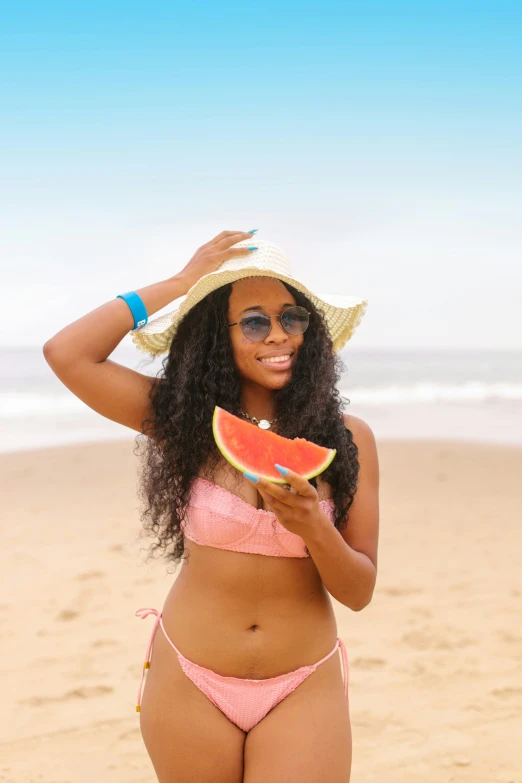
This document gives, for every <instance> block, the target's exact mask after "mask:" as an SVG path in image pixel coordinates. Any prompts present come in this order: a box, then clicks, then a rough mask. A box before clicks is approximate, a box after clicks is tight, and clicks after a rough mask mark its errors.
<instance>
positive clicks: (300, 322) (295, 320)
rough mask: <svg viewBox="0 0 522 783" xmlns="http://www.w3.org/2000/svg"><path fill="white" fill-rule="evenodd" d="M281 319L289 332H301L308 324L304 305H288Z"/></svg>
mask: <svg viewBox="0 0 522 783" xmlns="http://www.w3.org/2000/svg"><path fill="white" fill-rule="evenodd" d="M281 321H282V323H283V328H284V329H285V330H286V331H287V332H288V333H289V334H303V332H305V331H306V328H307V326H308V313H307V311H306V309H305V308H304V307H289V308H288V310H285V311H284V313H283V315H282V317H281Z"/></svg>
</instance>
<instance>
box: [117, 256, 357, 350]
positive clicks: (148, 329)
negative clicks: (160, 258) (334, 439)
mask: <svg viewBox="0 0 522 783" xmlns="http://www.w3.org/2000/svg"><path fill="white" fill-rule="evenodd" d="M253 276H255V277H274V278H276V279H278V280H281V281H282V282H283V283H288V284H289V285H291V286H293V287H294V288H297V290H298V291H300V292H301V293H303V294H305V296H307V297H308V298H309V299H310V301H311V302H312V303H313V304H314V306H315V307H316V308H317V310H319V311H320V312H321V313H322V315H323V317H324V319H325V321H326V323H327V325H328V329H329V331H330V336H331V339H332V342H333V349H334V351H336V352H337V351H340V350H341V349H342V348H343V347H344V346H345V345H346V343H347V342H348V340H350V339H351V338H352V337H353V335H354V333H355V330H356V329H357V327H358V326H359V324H360V322H361V319H362V317H363V315H364V314H365V312H366V308H367V306H368V300H366V299H363V298H360V297H355V296H342V295H340V294H331V293H322V294H319V293H314V292H313V291H311V290H310V289H309V288H308V287H307V286H306V285H304V283H301V282H300V281H299V280H296V279H295V278H293V277H289V276H287V275H284V274H274V272H273V271H271V270H262V269H259V268H258V267H250V268H244V269H241V270H235V271H228V270H227V271H222V272H220V271H219V270H218V271H216V272H212V273H210V274H208V275H204V276H203V277H202V278H200V279H199V280H198V281H197V282H196V283H195V284H194V285H193V286H192V288H190V290H189V291H188V292H187V294H186V296H185V297H184V299H183V301H182V302H181V304H179V306H178V307H177V308H176V309H174V310H171V311H170V312H169V313H166V314H165V315H161V316H159V317H158V318H154V319H153V320H152V321H148V323H146V324H145V326H142V327H140V328H139V329H134V330H133V331H132V332H131V333H130V334H131V339H132V341H133V343H134V344H135V346H136V347H137V348H138V349H139V350H140V351H143V352H144V353H147V354H149V355H150V356H159V355H161V354H164V353H168V351H169V349H170V344H171V342H172V340H173V338H174V335H175V334H176V331H177V329H178V325H179V323H180V321H181V320H182V319H183V317H184V316H185V315H186V314H187V313H188V312H189V310H191V309H192V307H194V306H195V305H196V304H198V302H200V301H201V300H202V299H204V298H205V296H208V294H210V293H211V292H212V291H215V290H216V288H220V287H221V286H223V285H227V283H233V282H235V281H236V280H240V279H242V278H244V277H253Z"/></svg>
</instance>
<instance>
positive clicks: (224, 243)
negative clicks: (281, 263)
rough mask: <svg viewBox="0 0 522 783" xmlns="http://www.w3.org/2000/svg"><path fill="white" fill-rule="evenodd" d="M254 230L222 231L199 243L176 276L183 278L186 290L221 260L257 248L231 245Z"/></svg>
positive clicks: (217, 266) (216, 267) (247, 253)
mask: <svg viewBox="0 0 522 783" xmlns="http://www.w3.org/2000/svg"><path fill="white" fill-rule="evenodd" d="M255 231H257V228H255V229H253V230H252V231H222V232H221V234H218V235H217V236H216V237H214V239H211V240H210V242H207V243H206V244H205V245H201V247H200V248H198V250H196V252H195V253H194V255H193V256H192V258H191V259H190V261H189V262H188V264H187V265H186V266H185V267H183V269H182V270H181V272H179V274H177V275H176V277H180V278H182V279H183V282H184V283H185V287H186V289H187V291H188V290H189V289H190V288H192V286H193V285H195V284H196V283H197V282H198V280H199V279H200V278H202V277H203V276H204V275H208V274H209V273H210V272H215V271H216V269H218V268H219V267H220V266H221V264H222V263H223V261H226V260H227V259H229V258H234V257H237V256H245V255H249V254H250V252H251V251H252V250H257V248H256V247H252V248H247V247H237V248H234V247H232V245H234V244H235V243H236V242H241V241H244V240H245V239H248V238H249V237H250V236H252V234H253V233H254V232H255Z"/></svg>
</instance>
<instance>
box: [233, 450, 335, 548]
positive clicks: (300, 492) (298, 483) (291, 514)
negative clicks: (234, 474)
mask: <svg viewBox="0 0 522 783" xmlns="http://www.w3.org/2000/svg"><path fill="white" fill-rule="evenodd" d="M275 467H276V468H277V470H278V471H279V472H280V473H281V475H283V476H285V478H286V480H287V481H288V483H289V484H290V489H289V490H288V489H284V488H283V487H282V486H281V484H274V482H273V481H269V480H268V479H265V478H261V477H259V476H256V475H255V474H254V473H249V472H248V471H245V472H244V473H243V475H244V476H245V477H246V478H247V479H249V480H250V481H252V482H253V483H255V485H256V488H257V490H258V492H259V494H260V495H261V496H262V498H263V499H264V500H265V501H266V502H267V503H268V504H269V505H270V507H271V508H272V509H273V510H274V513H275V515H276V517H277V519H278V520H279V522H280V523H281V524H282V525H283V527H286V529H287V530H289V531H290V532H291V533H295V534H296V535H298V536H301V537H305V536H306V533H307V531H308V530H310V529H312V528H314V527H316V526H317V525H319V524H320V523H321V522H322V518H323V517H324V511H323V509H322V508H321V506H320V505H319V495H318V493H317V490H316V489H315V487H313V486H312V485H311V484H310V482H309V481H307V480H306V479H305V478H303V477H302V476H300V475H299V473H295V472H294V471H293V470H290V469H289V468H282V466H281V465H277V464H276V466H275Z"/></svg>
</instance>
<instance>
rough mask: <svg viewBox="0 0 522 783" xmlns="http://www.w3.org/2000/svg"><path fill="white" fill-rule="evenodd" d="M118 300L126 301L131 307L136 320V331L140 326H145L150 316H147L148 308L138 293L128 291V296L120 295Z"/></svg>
mask: <svg viewBox="0 0 522 783" xmlns="http://www.w3.org/2000/svg"><path fill="white" fill-rule="evenodd" d="M116 299H124V300H125V302H127V304H128V305H129V309H130V311H131V313H132V317H133V318H134V329H139V328H140V326H145V324H146V323H147V321H148V320H149V316H148V315H147V308H146V307H145V304H144V303H143V299H142V298H141V296H139V295H138V294H137V293H136V291H127V293H126V294H118V296H117V297H116ZM134 329H131V331H134Z"/></svg>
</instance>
